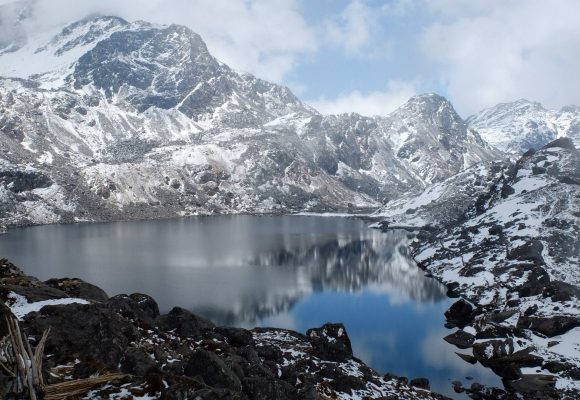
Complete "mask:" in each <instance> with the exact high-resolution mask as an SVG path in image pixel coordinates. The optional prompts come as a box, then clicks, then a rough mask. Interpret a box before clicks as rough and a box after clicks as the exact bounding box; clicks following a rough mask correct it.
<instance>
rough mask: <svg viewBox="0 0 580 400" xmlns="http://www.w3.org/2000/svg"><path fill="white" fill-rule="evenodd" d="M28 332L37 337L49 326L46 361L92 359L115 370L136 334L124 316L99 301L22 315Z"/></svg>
mask: <svg viewBox="0 0 580 400" xmlns="http://www.w3.org/2000/svg"><path fill="white" fill-rule="evenodd" d="M23 324H24V325H25V327H26V328H27V329H28V334H29V335H32V336H36V337H37V338H39V337H40V336H41V335H42V333H43V332H44V331H45V330H46V329H48V328H50V329H51V331H50V335H49V336H48V340H47V342H46V353H47V354H53V357H51V358H50V362H53V363H66V362H69V361H74V360H75V359H77V358H78V359H79V360H81V361H95V362H98V363H102V364H104V365H105V366H107V367H109V368H111V369H113V370H115V369H116V368H117V366H118V364H119V362H120V361H121V358H122V357H123V354H124V353H125V350H126V349H127V347H128V345H129V343H131V342H132V341H134V340H136V339H137V337H138V333H137V330H136V329H135V327H134V326H133V325H130V324H128V323H127V320H125V319H124V318H122V317H121V316H119V315H117V314H115V313H113V312H111V311H110V310H109V309H108V308H107V307H106V306H105V305H101V304H68V305H57V306H45V307H43V308H42V309H41V310H40V311H39V312H33V313H30V314H28V315H27V316H26V318H25V320H24V323H23Z"/></svg>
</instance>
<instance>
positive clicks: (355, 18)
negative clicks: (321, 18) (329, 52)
mask: <svg viewBox="0 0 580 400" xmlns="http://www.w3.org/2000/svg"><path fill="white" fill-rule="evenodd" d="M323 28H324V33H323V34H324V35H325V37H326V40H327V41H328V42H329V43H331V44H333V45H335V46H338V47H342V48H343V49H344V50H345V51H346V52H347V53H349V54H356V53H359V52H360V51H361V50H362V49H363V48H364V47H365V46H366V45H368V44H369V43H370V41H371V38H372V36H373V34H374V33H375V32H376V31H377V30H379V29H380V23H379V16H378V13H377V10H375V9H373V8H372V7H370V6H368V5H367V4H366V3H365V2H364V1H362V0H352V1H351V2H350V3H349V4H348V5H347V6H346V7H345V9H344V10H343V11H342V12H341V13H340V14H338V15H336V16H334V17H332V18H329V19H327V20H326V22H325V23H324V24H323Z"/></svg>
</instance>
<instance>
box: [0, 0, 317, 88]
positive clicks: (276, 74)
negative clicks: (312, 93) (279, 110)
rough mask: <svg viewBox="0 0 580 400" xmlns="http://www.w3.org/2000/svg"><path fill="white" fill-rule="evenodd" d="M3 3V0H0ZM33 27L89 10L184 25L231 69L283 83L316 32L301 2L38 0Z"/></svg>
mask: <svg viewBox="0 0 580 400" xmlns="http://www.w3.org/2000/svg"><path fill="white" fill-rule="evenodd" d="M0 1H2V0H0ZM32 4H33V5H32V9H33V17H32V19H31V20H30V21H29V23H28V28H29V29H30V30H31V31H35V32H37V31H39V30H46V29H50V28H54V27H58V26H62V25H64V24H67V23H70V22H73V21H76V20H78V19H80V18H83V17H85V16H87V15H89V14H103V15H115V16H119V17H122V18H125V19H127V20H129V21H134V20H145V21H149V22H153V23H159V24H172V23H175V24H180V25H185V26H188V27H190V28H191V29H192V30H193V31H194V32H197V33H199V34H200V35H201V36H202V37H203V38H204V40H205V41H206V43H207V44H208V47H209V49H210V51H211V52H212V54H213V55H214V56H215V57H217V58H218V59H220V60H221V61H223V62H225V63H226V64H228V65H230V66H232V67H233V68H236V69H239V70H242V71H245V72H250V73H253V74H255V75H257V76H260V77H262V78H264V79H269V80H274V81H281V80H283V78H284V77H285V75H286V74H287V73H288V72H289V71H290V70H292V69H293V68H294V66H295V65H296V63H297V62H298V60H299V59H300V57H302V56H303V55H304V54H309V53H313V52H316V50H317V47H318V44H317V36H316V30H315V29H314V27H312V26H310V25H309V24H308V22H307V21H306V20H305V18H304V17H303V15H302V13H301V9H300V1H299V0H196V1H189V0H147V1H142V0H123V1H119V0H99V1H98V2H97V1H93V0H36V1H33V2H32Z"/></svg>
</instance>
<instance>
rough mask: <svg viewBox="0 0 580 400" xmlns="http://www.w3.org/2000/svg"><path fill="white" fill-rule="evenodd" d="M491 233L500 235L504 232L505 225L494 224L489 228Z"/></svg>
mask: <svg viewBox="0 0 580 400" xmlns="http://www.w3.org/2000/svg"><path fill="white" fill-rule="evenodd" d="M488 232H489V234H490V235H496V236H500V235H501V234H502V233H503V227H502V226H501V225H493V226H492V227H491V228H489V229H488Z"/></svg>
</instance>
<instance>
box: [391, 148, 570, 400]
mask: <svg viewBox="0 0 580 400" xmlns="http://www.w3.org/2000/svg"><path fill="white" fill-rule="evenodd" d="M460 188H461V190H460ZM453 192H459V193H460V195H459V196H453V195H451V194H450V193H453ZM470 198H471V201H470V200H469V199H470ZM446 210H453V211H452V214H451V216H450V217H449V218H447V219H445V218H440V216H441V215H442V214H444V213H445V212H446ZM579 210H580V152H579V151H578V150H577V149H576V148H575V147H574V145H573V142H572V141H571V140H570V139H568V138H561V139H557V140H556V141H553V142H551V143H549V144H548V145H546V146H544V147H543V148H541V149H540V150H538V151H528V152H527V153H526V154H524V155H523V156H522V157H521V158H520V159H519V160H518V161H517V162H515V163H495V164H489V165H480V166H477V167H474V168H473V169H472V171H466V172H465V173H462V174H460V175H458V176H456V177H452V178H450V179H448V180H446V181H445V182H443V183H441V184H439V185H435V186H433V187H431V188H428V189H427V190H425V192H424V193H423V194H422V195H420V196H418V197H417V198H415V199H413V200H412V201H411V202H408V203H407V204H404V203H403V202H401V203H397V204H394V205H393V206H390V207H387V208H386V209H385V210H384V211H383V212H382V215H383V217H382V218H386V219H387V224H388V223H389V222H390V223H391V225H393V224H416V225H420V226H423V229H422V230H421V231H420V232H419V234H418V235H417V238H416V239H415V241H414V242H413V243H412V248H413V251H412V252H413V254H414V258H415V260H416V261H417V262H418V264H419V265H420V266H421V267H422V268H424V269H425V270H427V271H428V272H429V273H430V274H432V275H433V276H435V277H436V278H437V279H439V280H441V281H442V282H443V283H445V284H446V285H447V287H448V289H449V293H448V294H449V295H451V296H460V297H461V298H462V299H460V300H459V301H458V302H457V303H455V304H454V305H453V306H452V307H451V308H450V310H449V311H448V312H447V314H446V316H447V318H448V321H449V324H450V325H452V326H456V327H457V328H458V330H457V332H456V333H455V334H453V335H450V336H449V337H448V338H447V340H449V341H450V342H451V343H453V344H456V345H457V346H459V347H460V348H472V349H473V357H474V358H472V359H471V358H470V359H469V360H468V361H473V362H475V361H479V362H481V363H482V364H483V365H485V366H487V367H490V368H492V369H493V370H494V371H495V372H496V373H497V374H499V375H500V376H502V377H503V378H504V380H505V382H506V384H507V387H511V388H512V389H513V390H515V391H517V392H520V393H522V394H524V395H525V397H526V398H576V397H577V396H578V395H579V394H580V386H578V382H580V341H579V340H578V338H579V337H580V270H579V268H578V267H579V265H580V239H579V238H580V212H579ZM384 225H386V224H383V226H384Z"/></svg>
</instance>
